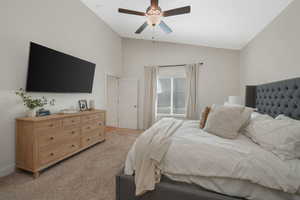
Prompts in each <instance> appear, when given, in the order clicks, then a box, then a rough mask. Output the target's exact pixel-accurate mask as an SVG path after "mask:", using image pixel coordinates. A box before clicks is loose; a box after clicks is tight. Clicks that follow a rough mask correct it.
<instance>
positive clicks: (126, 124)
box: [119, 79, 138, 129]
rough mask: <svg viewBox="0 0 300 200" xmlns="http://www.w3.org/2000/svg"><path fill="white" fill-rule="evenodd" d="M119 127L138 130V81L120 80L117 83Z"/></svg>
mask: <svg viewBox="0 0 300 200" xmlns="http://www.w3.org/2000/svg"><path fill="white" fill-rule="evenodd" d="M119 91H120V93H119V98H120V99H119V127H120V128H129V129H137V128H138V81H137V80H132V79H130V80H129V79H120V81H119Z"/></svg>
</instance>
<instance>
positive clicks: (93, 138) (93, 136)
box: [81, 130, 99, 147]
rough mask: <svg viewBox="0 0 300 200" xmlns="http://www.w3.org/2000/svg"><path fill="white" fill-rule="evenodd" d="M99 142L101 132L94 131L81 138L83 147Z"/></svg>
mask: <svg viewBox="0 0 300 200" xmlns="http://www.w3.org/2000/svg"><path fill="white" fill-rule="evenodd" d="M98 141H99V131H98V130H94V131H92V132H89V133H87V134H86V135H85V136H83V137H82V138H81V145H82V147H87V146H90V145H91V144H95V143H97V142H98Z"/></svg>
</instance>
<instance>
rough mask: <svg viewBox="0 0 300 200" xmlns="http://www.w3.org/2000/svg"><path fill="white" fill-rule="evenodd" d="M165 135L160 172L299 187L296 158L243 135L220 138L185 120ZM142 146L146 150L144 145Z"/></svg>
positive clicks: (129, 168) (131, 160)
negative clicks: (285, 159) (283, 156)
mask: <svg viewBox="0 0 300 200" xmlns="http://www.w3.org/2000/svg"><path fill="white" fill-rule="evenodd" d="M145 134H147V132H145ZM143 135H144V134H143ZM143 137H145V136H143ZM141 138H142V137H141ZM164 139H166V138H164ZM167 139H168V141H170V142H171V143H170V144H171V145H170V146H169V148H168V149H166V152H165V156H164V157H163V159H162V160H161V161H160V162H159V163H158V167H159V168H160V170H161V171H162V173H163V174H169V175H176V176H177V177H179V176H193V177H195V176H199V177H207V178H209V177H210V178H227V179H237V180H244V181H250V182H252V183H255V184H258V185H260V186H263V187H267V188H270V189H274V190H279V191H284V192H287V193H290V194H295V193H297V191H298V190H299V188H300V165H299V162H297V161H291V162H283V161H281V160H280V159H279V158H278V157H276V156H275V155H274V154H273V153H271V152H268V151H266V150H264V149H262V148H260V147H259V146H258V145H256V144H255V143H253V142H252V141H250V140H249V139H248V138H247V137H246V136H243V135H240V136H239V137H238V138H237V139H236V140H229V139H223V138H220V137H218V136H214V135H212V134H209V133H206V132H204V131H202V130H200V129H198V128H196V127H195V123H194V122H192V121H187V122H184V123H183V125H182V126H181V127H180V128H179V129H178V130H177V131H176V132H175V133H174V134H172V135H171V136H170V137H167ZM138 141H139V139H138V140H137V142H136V143H135V144H134V145H133V147H132V149H131V150H130V152H129V153H128V156H127V160H126V166H125V173H126V174H133V172H134V171H135V170H136V167H137V166H136V163H137V161H136V159H137V155H138V154H139V152H138V151H136V146H137V144H138V143H139V142H138ZM139 148H141V147H139ZM143 148H145V149H148V150H149V146H147V145H146V146H145V147H143ZM152 148H153V147H152ZM154 148H155V147H154ZM151 151H153V152H154V151H155V149H152V150H151ZM138 159H140V157H139V158H138ZM149 173H153V172H149ZM152 175H153V176H154V175H155V174H152Z"/></svg>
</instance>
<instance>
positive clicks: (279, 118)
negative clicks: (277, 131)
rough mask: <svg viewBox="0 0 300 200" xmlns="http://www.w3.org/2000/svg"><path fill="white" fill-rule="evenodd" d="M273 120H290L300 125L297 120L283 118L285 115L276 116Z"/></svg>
mask: <svg viewBox="0 0 300 200" xmlns="http://www.w3.org/2000/svg"><path fill="white" fill-rule="evenodd" d="M275 119H277V120H290V121H292V122H295V123H300V121H299V120H296V119H292V118H290V117H288V116H285V115H278V116H277V117H276V118H275Z"/></svg>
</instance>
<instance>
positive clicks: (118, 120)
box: [104, 72, 121, 128]
mask: <svg viewBox="0 0 300 200" xmlns="http://www.w3.org/2000/svg"><path fill="white" fill-rule="evenodd" d="M109 76H110V77H114V78H116V79H117V80H118V105H117V110H118V111H117V112H118V113H117V127H116V128H118V127H119V125H120V119H119V100H120V94H119V80H120V79H121V77H119V76H116V75H114V74H111V73H107V72H106V73H105V83H104V85H105V88H104V90H105V107H106V108H107V107H108V101H107V98H108V89H107V87H108V77H109Z"/></svg>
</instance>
